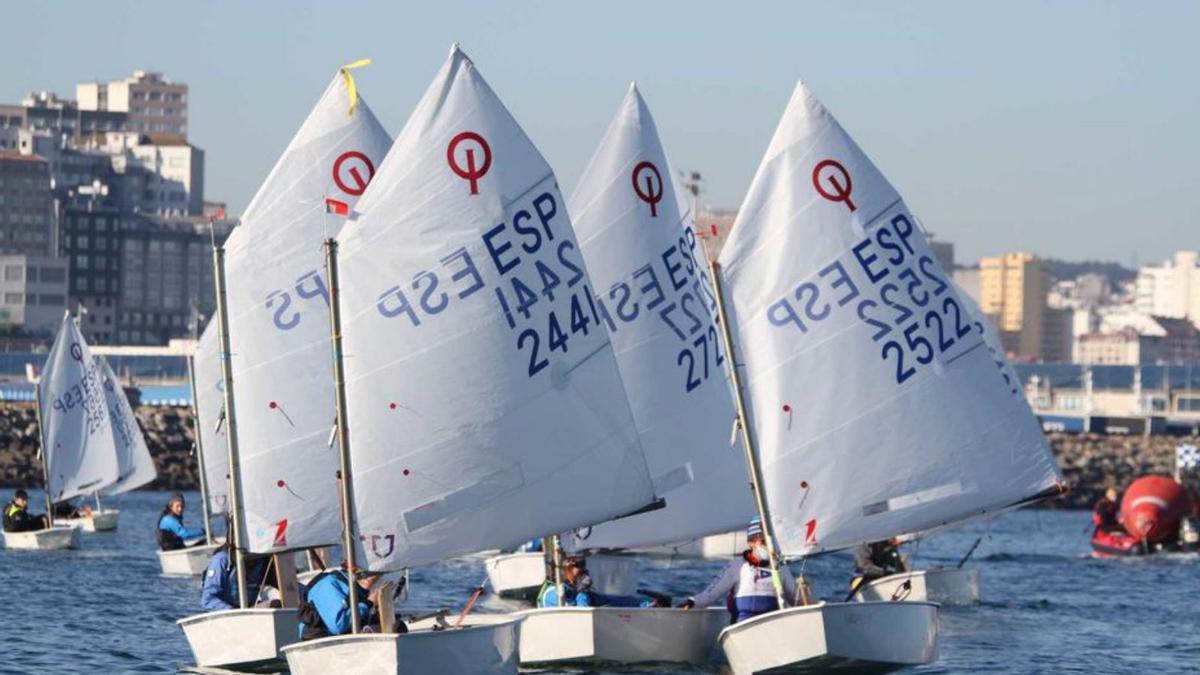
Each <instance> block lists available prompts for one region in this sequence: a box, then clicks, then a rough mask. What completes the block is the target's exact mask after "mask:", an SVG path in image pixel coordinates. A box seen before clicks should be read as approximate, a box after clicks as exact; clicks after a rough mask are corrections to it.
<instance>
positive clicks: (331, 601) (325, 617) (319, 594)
mask: <svg viewBox="0 0 1200 675" xmlns="http://www.w3.org/2000/svg"><path fill="white" fill-rule="evenodd" d="M359 591H360V592H359V594H358V597H359V600H358V617H359V619H360V620H361V621H362V625H364V626H365V625H367V624H368V623H369V622H370V616H371V603H370V602H368V601H367V597H366V596H367V592H366V591H364V590H362V589H359ZM306 592H307V594H308V596H307V597H308V601H309V602H310V603H312V604H313V606H314V607H316V609H317V614H320V615H321V622H322V623H324V624H325V630H327V631H329V634H330V635H345V634H346V633H349V632H350V581H349V579H348V578H347V577H346V573H345V572H340V571H339V572H335V573H334V574H329V575H326V576H324V577H322V578H320V579H318V580H317V581H316V583H314V584H313V585H312V586H310V587H309V588H308V589H307V591H306ZM300 630H301V632H303V630H304V629H303V627H301V629H300Z"/></svg>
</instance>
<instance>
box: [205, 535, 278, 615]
mask: <svg viewBox="0 0 1200 675" xmlns="http://www.w3.org/2000/svg"><path fill="white" fill-rule="evenodd" d="M265 573H266V560H265V559H259V560H256V561H254V562H253V563H251V564H249V565H247V566H246V596H247V597H248V598H250V601H251V603H252V604H253V602H254V599H255V598H257V597H258V589H259V586H260V585H261V583H262V578H263V575H264V574H265ZM200 606H201V607H203V608H204V609H207V610H211V611H218V610H222V609H237V606H238V597H237V568H236V567H235V566H234V564H233V559H232V558H230V556H229V551H228V550H227V549H226V548H225V547H223V546H222V547H221V548H219V549H217V552H216V553H213V554H212V557H211V558H209V559H208V568H207V569H205V570H204V583H203V585H202V586H201V587H200Z"/></svg>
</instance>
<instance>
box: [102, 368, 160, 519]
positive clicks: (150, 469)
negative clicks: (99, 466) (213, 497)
mask: <svg viewBox="0 0 1200 675" xmlns="http://www.w3.org/2000/svg"><path fill="white" fill-rule="evenodd" d="M95 358H96V361H97V362H98V364H97V365H99V367H100V379H101V382H102V383H103V387H104V401H105V405H106V406H107V407H108V418H109V423H110V424H111V425H112V430H113V442H114V444H115V446H116V452H117V454H116V460H117V481H116V482H115V483H113V484H112V485H109V486H107V487H105V488H104V489H103V490H101V492H102V493H104V494H106V495H119V494H121V493H123V492H129V491H130V490H136V489H137V488H140V487H142V486H143V485H145V484H146V483H149V482H150V481H152V480H154V479H155V478H157V477H158V470H157V469H155V468H154V458H153V457H151V456H150V449H149V448H147V447H146V438H145V436H143V435H142V428H141V427H140V426H138V421H137V417H135V416H134V414H133V408H132V407H131V406H130V405H129V397H127V396H125V390H124V389H122V388H121V381H120V380H119V379H117V375H116V373H114V372H113V370H112V367H111V366H109V365H108V360H107V359H105V358H104V357H103V356H97V357H95Z"/></svg>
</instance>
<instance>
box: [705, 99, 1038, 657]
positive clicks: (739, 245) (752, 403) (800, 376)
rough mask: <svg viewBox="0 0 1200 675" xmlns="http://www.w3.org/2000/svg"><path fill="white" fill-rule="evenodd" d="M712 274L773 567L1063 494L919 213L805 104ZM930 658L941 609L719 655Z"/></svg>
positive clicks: (728, 636)
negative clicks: (783, 559)
mask: <svg viewBox="0 0 1200 675" xmlns="http://www.w3.org/2000/svg"><path fill="white" fill-rule="evenodd" d="M714 272H716V274H715V275H714V280H715V281H717V282H718V296H719V297H721V296H722V291H721V287H722V286H724V288H725V291H726V292H727V293H728V303H727V305H728V306H727V307H724V308H723V313H724V315H725V318H726V320H727V325H726V327H727V328H728V329H729V330H730V333H731V336H730V337H734V338H736V339H734V340H732V341H733V344H732V345H731V346H730V352H732V353H733V354H734V362H735V363H736V364H737V366H736V368H734V369H732V370H731V374H732V376H733V379H734V382H735V384H737V385H740V386H739V388H738V391H737V393H738V396H739V401H740V404H739V413H740V416H741V418H742V423H743V424H742V426H743V432H744V434H745V438H746V444H747V448H748V449H749V451H750V452H749V453H748V461H749V463H750V467H751V479H752V483H753V484H754V485H755V488H756V491H757V494H758V496H759V510H760V512H761V513H762V516H763V525H764V530H765V534H766V538H767V544H768V546H769V547H770V548H771V550H772V551H773V552H774V553H777V554H781V555H786V556H799V557H803V556H806V555H811V554H814V553H819V552H823V551H831V550H837V549H840V548H847V547H851V546H855V545H858V544H860V543H864V542H871V541H877V540H882V539H887V538H889V537H892V536H895V535H899V534H905V533H912V532H919V531H924V530H929V529H933V528H936V527H940V526H943V525H946V524H950V523H954V522H957V521H961V520H965V519H968V518H972V517H976V516H979V515H981V514H986V513H992V512H997V511H999V510H1001V509H1005V508H1010V507H1012V506H1014V505H1018V504H1021V503H1025V502H1027V501H1030V500H1036V499H1040V498H1044V497H1046V496H1049V495H1053V494H1056V493H1057V492H1058V490H1059V485H1060V484H1061V477H1060V475H1059V473H1058V470H1057V467H1056V466H1055V463H1054V460H1053V457H1052V456H1051V455H1050V453H1049V451H1048V448H1047V446H1046V441H1045V438H1044V437H1043V435H1042V433H1041V430H1040V429H1039V428H1038V426H1037V423H1036V420H1034V419H1033V417H1032V415H1030V413H1029V409H1028V407H1027V406H1025V405H1024V404H1023V402H1021V401H1020V400H1018V399H1017V398H1016V397H1014V396H1013V395H1012V393H1011V391H1010V388H1009V387H1007V386H1004V385H1003V383H1002V381H1001V379H1000V378H999V377H998V376H997V372H996V370H997V368H996V363H995V361H994V360H993V359H992V356H991V355H990V354H989V352H988V349H987V348H986V345H985V342H984V340H983V336H982V335H980V333H979V332H978V331H976V330H975V329H974V328H973V327H972V326H971V323H970V320H969V317H968V316H967V314H966V312H965V310H964V307H963V304H962V301H961V299H959V298H958V294H957V293H956V292H955V291H954V289H953V287H952V286H951V285H950V283H949V281H948V280H947V278H946V275H945V273H944V271H943V270H942V269H941V268H940V266H939V265H938V263H937V262H936V259H935V258H934V256H933V255H932V253H931V252H930V250H929V247H928V245H927V243H926V241H925V237H924V236H923V235H922V234H921V232H920V230H919V228H918V227H917V226H916V225H915V219H914V218H913V217H912V215H911V212H910V211H909V210H908V209H907V207H906V206H905V204H904V202H903V201H902V200H901V198H900V196H899V195H898V194H897V193H896V191H895V190H894V189H893V188H892V186H891V185H890V184H888V182H887V180H886V179H885V178H884V177H883V176H882V174H880V173H879V171H878V170H877V169H876V168H875V166H874V165H873V164H872V163H871V162H870V160H868V159H867V157H866V155H864V154H863V153H862V151H861V150H860V149H859V148H858V146H857V145H855V143H854V141H853V140H851V138H850V137H849V136H848V135H847V134H846V133H845V131H844V130H843V129H842V128H841V126H840V125H839V124H838V123H837V121H836V120H835V119H834V118H833V116H832V115H830V114H829V112H828V111H827V110H826V109H825V108H824V106H822V105H821V104H820V103H819V102H818V101H817V99H816V98H815V97H814V96H813V95H812V94H811V93H810V92H809V90H808V89H807V88H806V87H805V86H804V85H803V84H800V85H798V86H797V87H796V91H795V93H794V95H793V96H792V100H791V102H790V103H789V105H788V108H787V110H786V112H785V113H784V115H783V119H782V120H781V121H780V124H779V127H778V129H777V130H776V132H775V136H774V138H773V139H772V141H771V144H770V146H769V148H768V149H767V152H766V154H765V156H764V158H763V162H762V164H761V165H760V167H759V169H758V173H757V175H756V176H755V179H754V182H753V184H752V185H751V188H750V190H749V193H748V194H747V196H746V200H745V202H744V204H743V205H742V208H741V210H740V211H739V213H738V220H737V222H736V223H735V224H734V226H733V229H732V230H731V232H730V237H729V240H728V241H727V243H726V244H725V248H724V250H723V251H722V252H721V256H720V264H719V265H714ZM775 564H777V563H774V562H773V567H774V565H775ZM776 586H777V588H778V587H779V586H778V584H777V585H776ZM778 595H779V600H780V601H781V602H784V603H786V602H787V601H789V600H790V599H787V598H783V597H782V592H781V591H780V592H779V593H778ZM782 636H787V639H781V637H782ZM936 638H937V610H936V606H935V605H932V604H928V603H917V602H902V603H901V602H885V603H877V602H876V603H871V602H867V603H819V604H816V605H810V606H801V607H794V608H791V609H781V610H778V611H775V612H771V613H768V614H764V615H760V616H757V617H755V618H753V619H750V620H747V621H744V622H740V623H738V624H736V625H734V626H731V627H730V628H727V629H726V630H725V631H724V632H723V633H722V634H721V638H720V643H721V645H722V647H723V648H724V651H725V654H726V656H727V657H728V659H729V662H730V665H731V666H732V667H733V671H734V672H735V673H751V672H761V671H764V670H770V669H774V668H779V669H784V668H790V669H795V670H802V669H804V668H805V667H809V666H816V665H818V664H820V665H823V666H828V665H830V664H832V663H839V664H849V665H852V666H854V667H864V668H866V667H870V668H875V669H888V668H898V667H904V666H906V665H912V664H918V663H927V662H929V661H931V660H932V659H933V658H934V655H935V652H936Z"/></svg>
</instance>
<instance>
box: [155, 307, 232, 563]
mask: <svg viewBox="0 0 1200 675" xmlns="http://www.w3.org/2000/svg"><path fill="white" fill-rule="evenodd" d="M217 339H218V336H217V324H216V322H215V321H210V322H209V324H208V326H207V327H206V328H205V330H204V332H203V333H202V334H201V336H200V340H199V341H197V344H196V348H195V349H194V350H193V352H192V354H191V355H189V356H188V386H189V388H190V389H191V392H192V421H193V424H194V430H195V436H196V446H195V447H196V473H197V475H199V477H200V512H201V514H202V515H201V518H202V520H203V522H204V540H205V541H206V542H208V543H206V544H202V545H193V546H188V547H186V548H181V549H177V550H174V551H159V552H158V562H159V565H160V566H161V568H162V573H163V574H164V575H167V576H192V577H194V576H197V575H200V574H203V573H204V569H205V568H206V567H207V566H208V559H209V558H211V557H212V554H213V553H214V552H216V550H217V548H218V547H219V546H220V545H221V543H223V540H218V539H217V538H216V537H214V533H213V526H212V518H213V516H218V515H222V514H224V513H226V512H227V511H228V493H229V478H228V474H229V461H228V460H229V458H228V455H227V454H226V453H225V452H224V449H225V448H226V440H225V432H224V429H225V426H224V420H223V417H224V413H223V409H222V407H221V399H222V398H223V394H222V392H221V389H222V388H223V386H224V384H223V381H222V379H221V362H220V350H219V349H218V348H217V345H216V342H217ZM206 448H208V449H209V450H208V451H207V452H206V451H205V449H206Z"/></svg>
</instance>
